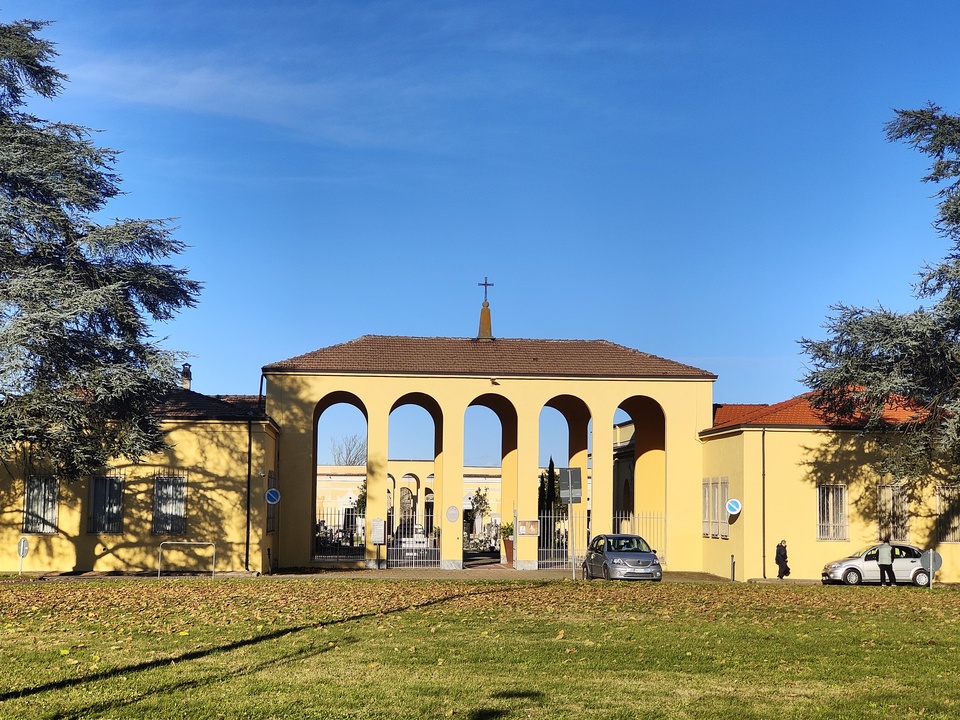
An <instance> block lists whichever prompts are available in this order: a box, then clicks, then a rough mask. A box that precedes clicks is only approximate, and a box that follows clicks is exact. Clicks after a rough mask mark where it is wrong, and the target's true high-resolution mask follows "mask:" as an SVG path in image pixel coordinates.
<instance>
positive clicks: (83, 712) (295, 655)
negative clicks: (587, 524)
mask: <svg viewBox="0 0 960 720" xmlns="http://www.w3.org/2000/svg"><path fill="white" fill-rule="evenodd" d="M520 589H522V588H521V587H519V586H517V587H511V586H507V587H491V588H484V589H480V590H471V591H465V592H457V593H452V594H450V595H445V596H443V597H438V598H434V599H432V600H425V601H423V602H416V603H411V604H410V605H404V606H402V607H397V608H392V609H387V610H382V609H381V610H372V611H370V612H364V613H358V614H356V615H351V616H349V617H344V618H338V619H336V620H330V621H327V622H318V623H310V624H309V625H297V626H294V627H288V628H282V629H280V630H276V631H274V632H271V633H266V634H263V635H257V636H255V637H252V638H247V639H245V640H237V641H234V642H230V643H226V644H224V645H217V646H215V647H210V648H205V649H203V650H194V651H191V652H186V653H182V654H180V655H175V656H172V657H166V658H162V659H157V660H150V661H148V662H142V663H137V664H135V665H128V666H125V667H122V668H115V669H113V670H107V671H103V672H97V673H91V674H87V675H82V676H78V677H74V678H69V679H65V680H57V681H56V682H48V683H44V684H42V685H36V686H34V687H27V688H21V689H19V690H8V691H6V692H2V693H0V703H2V702H4V701H6V700H13V699H22V698H26V697H30V696H33V695H39V694H41V693H46V692H55V691H58V690H67V689H69V688H74V687H78V686H85V685H88V684H90V683H93V682H97V681H100V680H109V679H113V678H117V677H126V676H130V675H135V674H137V673H144V672H149V671H151V670H157V669H159V668H166V667H169V666H170V665H172V664H177V663H184V662H190V661H192V660H201V659H203V658H206V657H211V656H214V655H221V654H226V653H230V652H233V651H235V650H240V649H242V648H248V647H253V646H256V645H259V644H261V643H266V642H270V641H272V640H278V639H280V638H284V637H287V636H289V635H295V634H296V633H299V632H303V631H304V630H316V629H318V628H327V627H336V626H338V625H343V624H346V623H350V622H355V621H359V620H367V619H370V618H376V617H381V616H384V615H393V614H397V613H402V612H406V611H407V610H416V609H419V608H425V607H431V606H434V605H442V604H443V603H445V602H449V601H451V600H457V599H460V598H465V597H471V596H475V595H490V594H494V593H507V592H516V591H518V590H520ZM331 649H333V648H332V647H331V646H323V647H309V648H303V649H302V650H296V651H294V652H289V653H287V654H286V655H285V656H283V657H281V658H275V659H271V660H267V661H263V662H260V663H256V664H252V665H250V666H248V667H247V668H245V669H244V670H243V671H242V673H243V674H249V673H251V672H257V671H259V670H263V669H264V668H267V667H270V666H272V665H280V664H284V663H287V662H292V661H294V660H300V659H303V658H308V657H314V656H319V655H321V654H323V653H325V652H328V651H329V650H331ZM237 674H238V672H237V671H234V670H231V671H230V672H229V673H224V675H229V676H230V677H234V676H235V675H237ZM218 680H219V676H217V677H205V678H200V679H195V680H187V681H184V682H178V683H174V684H167V685H163V686H159V685H158V686H157V687H155V688H153V689H152V690H151V691H150V692H147V693H142V694H138V695H137V696H136V697H133V698H131V699H130V700H129V701H128V702H116V701H111V702H109V703H107V702H103V703H96V704H93V705H88V706H85V707H84V708H83V709H79V710H75V711H71V712H64V713H61V714H58V715H56V717H58V718H81V717H87V716H89V714H90V713H91V712H95V711H105V710H108V709H110V708H117V707H120V706H123V705H135V704H136V703H138V702H140V701H142V700H143V699H144V697H146V696H148V695H156V694H159V693H163V694H168V693H171V692H178V691H183V690H189V689H191V688H197V687H201V686H203V685H208V684H211V683H214V682H218ZM538 694H539V693H536V692H531V693H525V692H524V693H519V694H515V693H502V694H499V695H498V697H533V696H534V695H538ZM487 712H488V711H486V710H482V709H481V710H477V711H475V714H472V715H471V716H470V717H472V718H476V720H483V719H484V718H496V717H500V716H501V715H502V712H501V711H499V710H491V711H489V712H490V713H493V714H485V713H487ZM477 713H479V714H477Z"/></svg>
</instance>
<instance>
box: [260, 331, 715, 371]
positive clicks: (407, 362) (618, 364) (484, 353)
mask: <svg viewBox="0 0 960 720" xmlns="http://www.w3.org/2000/svg"><path fill="white" fill-rule="evenodd" d="M263 372H265V373H283V372H318V373H326V372H331V373H334V372H351V373H358V372H359V373H377V374H407V373H410V374H426V375H484V376H493V377H496V376H497V375H536V376H547V377H631V378H697V379H705V380H715V379H716V375H713V374H712V373H709V372H707V371H705V370H700V369H698V368H695V367H692V366H690V365H684V364H682V363H678V362H674V361H672V360H665V359H664V358H660V357H657V356H656V355H649V354H647V353H643V352H640V351H639V350H633V349H632V348H628V347H624V346H623V345H616V344H614V343H611V342H607V341H606V340H525V339H517V338H496V339H494V340H476V339H474V338H444V337H399V336H391V335H364V336H363V337H360V338H357V339H356V340H351V341H350V342H346V343H341V344H340V345H331V346H330V347H325V348H321V349H319V350H314V351H313V352H309V353H306V354H304V355H298V356H297V357H293V358H290V359H288V360H281V361H280V362H275V363H271V364H270V365H265V366H264V367H263Z"/></svg>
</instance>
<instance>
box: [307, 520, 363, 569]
mask: <svg viewBox="0 0 960 720" xmlns="http://www.w3.org/2000/svg"><path fill="white" fill-rule="evenodd" d="M364 528H365V526H364V517H363V515H357V513H356V510H354V508H344V509H342V510H337V509H335V508H334V509H330V510H326V511H323V512H321V513H319V514H318V516H317V525H316V529H315V532H314V536H313V560H314V562H356V561H358V560H361V561H362V560H363V559H364V556H365V555H366V538H365V536H364Z"/></svg>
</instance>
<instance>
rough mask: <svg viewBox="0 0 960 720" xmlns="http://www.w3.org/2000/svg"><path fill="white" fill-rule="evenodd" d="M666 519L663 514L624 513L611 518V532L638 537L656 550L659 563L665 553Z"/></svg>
mask: <svg viewBox="0 0 960 720" xmlns="http://www.w3.org/2000/svg"><path fill="white" fill-rule="evenodd" d="M666 527H667V524H666V518H665V517H664V515H663V513H654V512H648V513H624V514H618V515H614V516H613V531H614V532H620V533H629V534H630V535H640V536H641V537H642V538H643V539H644V540H646V541H647V543H648V544H649V545H650V547H651V548H653V549H654V550H656V552H657V555H659V556H660V560H661V562H663V561H664V560H665V558H666V553H667V531H666Z"/></svg>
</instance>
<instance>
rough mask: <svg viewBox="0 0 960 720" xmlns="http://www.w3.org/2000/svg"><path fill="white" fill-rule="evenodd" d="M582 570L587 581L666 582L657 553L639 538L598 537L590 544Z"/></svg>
mask: <svg viewBox="0 0 960 720" xmlns="http://www.w3.org/2000/svg"><path fill="white" fill-rule="evenodd" d="M582 569H583V577H584V579H586V580H592V579H593V578H595V577H602V578H603V579H604V580H655V581H657V582H659V581H660V580H662V579H663V569H662V568H661V567H660V558H658V557H657V551H656V550H651V549H650V545H648V544H647V541H646V540H644V539H643V538H642V537H640V536H639V535H621V534H617V535H597V536H596V537H594V538H593V539H592V540H591V541H590V545H589V547H588V548H587V555H586V557H585V558H584V559H583V568H582Z"/></svg>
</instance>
